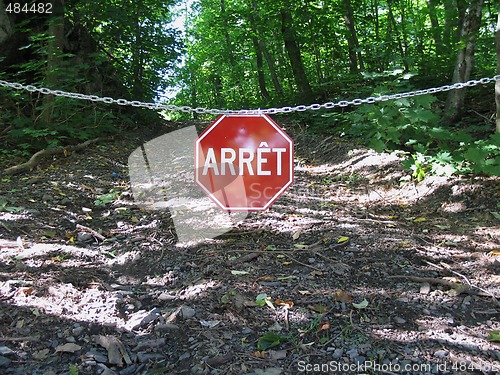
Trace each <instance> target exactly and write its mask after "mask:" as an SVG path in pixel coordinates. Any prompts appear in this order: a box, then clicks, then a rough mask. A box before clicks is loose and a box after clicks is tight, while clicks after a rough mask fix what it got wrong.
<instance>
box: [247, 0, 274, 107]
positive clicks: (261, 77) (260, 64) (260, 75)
mask: <svg viewBox="0 0 500 375" xmlns="http://www.w3.org/2000/svg"><path fill="white" fill-rule="evenodd" d="M254 3H255V2H254ZM248 20H249V21H250V27H251V29H252V44H253V48H254V50H255V59H256V63H257V80H258V82H259V89H260V94H261V95H262V97H263V98H264V99H266V100H269V98H270V95H269V91H267V87H266V76H265V74H264V61H263V59H262V50H261V48H260V47H261V44H260V42H259V38H258V35H259V33H258V31H257V25H256V22H255V16H254V10H249V12H248Z"/></svg>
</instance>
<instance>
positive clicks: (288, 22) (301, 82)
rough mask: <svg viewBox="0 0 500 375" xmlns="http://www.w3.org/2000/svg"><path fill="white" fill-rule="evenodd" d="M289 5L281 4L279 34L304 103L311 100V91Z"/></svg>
mask: <svg viewBox="0 0 500 375" xmlns="http://www.w3.org/2000/svg"><path fill="white" fill-rule="evenodd" d="M288 5H289V4H287V2H286V1H284V3H283V8H282V9H281V33H282V35H283V41H284V42H285V49H286V52H287V54H288V58H289V60H290V65H291V66H292V72H293V77H294V79H295V83H296V84H297V88H298V90H299V93H300V94H301V96H302V99H303V101H304V102H309V101H311V100H312V96H313V93H312V90H311V86H310V85H309V80H308V79H307V75H306V71H305V69H304V63H303V62H302V55H301V53H300V47H299V44H298V42H297V36H296V34H295V31H294V29H293V25H292V24H293V20H292V15H291V13H290V11H289V10H288V9H289V6H288Z"/></svg>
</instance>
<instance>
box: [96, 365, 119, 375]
mask: <svg viewBox="0 0 500 375" xmlns="http://www.w3.org/2000/svg"><path fill="white" fill-rule="evenodd" d="M97 367H100V368H102V369H103V372H101V375H116V372H114V371H113V370H111V369H110V368H109V367H108V366H106V365H105V364H103V363H98V364H97Z"/></svg>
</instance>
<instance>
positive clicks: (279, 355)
mask: <svg viewBox="0 0 500 375" xmlns="http://www.w3.org/2000/svg"><path fill="white" fill-rule="evenodd" d="M285 358H286V350H269V359H271V360H278V359H285Z"/></svg>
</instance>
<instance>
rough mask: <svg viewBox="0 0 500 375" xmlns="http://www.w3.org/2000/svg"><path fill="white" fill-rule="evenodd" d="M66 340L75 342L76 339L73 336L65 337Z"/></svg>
mask: <svg viewBox="0 0 500 375" xmlns="http://www.w3.org/2000/svg"><path fill="white" fill-rule="evenodd" d="M66 342H76V339H75V338H74V337H73V336H68V337H66Z"/></svg>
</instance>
